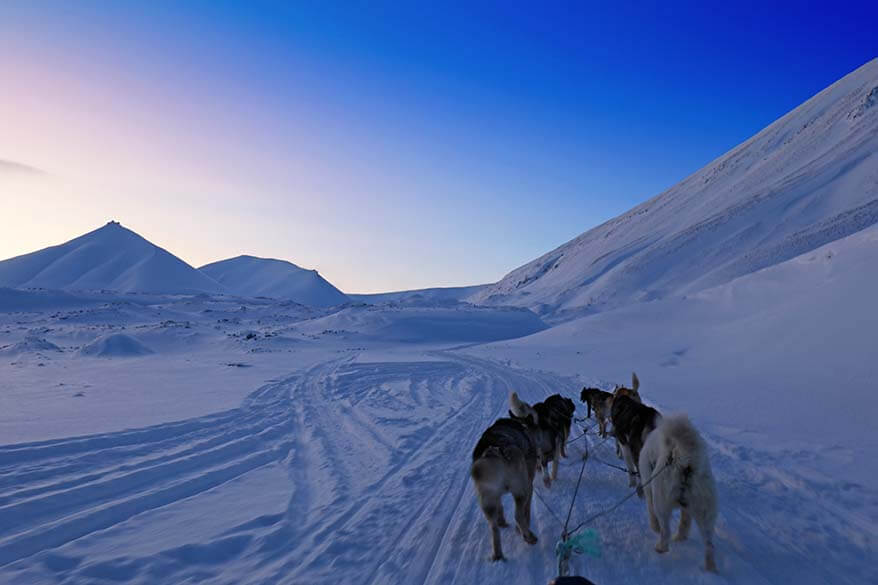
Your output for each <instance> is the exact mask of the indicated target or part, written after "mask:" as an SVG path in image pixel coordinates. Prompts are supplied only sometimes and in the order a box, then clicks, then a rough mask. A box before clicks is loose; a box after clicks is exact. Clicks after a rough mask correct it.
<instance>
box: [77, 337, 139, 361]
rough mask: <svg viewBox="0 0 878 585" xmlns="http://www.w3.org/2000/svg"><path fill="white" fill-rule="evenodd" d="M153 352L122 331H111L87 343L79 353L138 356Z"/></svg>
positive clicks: (87, 354)
mask: <svg viewBox="0 0 878 585" xmlns="http://www.w3.org/2000/svg"><path fill="white" fill-rule="evenodd" d="M152 353H154V352H153V351H152V350H151V349H150V348H148V347H147V346H145V345H144V344H143V343H141V342H140V341H139V340H137V339H135V338H134V337H131V336H130V335H126V334H124V333H112V334H110V335H105V336H103V337H100V338H98V339H96V340H94V341H93V342H91V343H89V344H88V345H86V346H85V347H83V348H82V349H81V350H79V354H80V355H84V356H91V357H138V356H142V355H149V354H152Z"/></svg>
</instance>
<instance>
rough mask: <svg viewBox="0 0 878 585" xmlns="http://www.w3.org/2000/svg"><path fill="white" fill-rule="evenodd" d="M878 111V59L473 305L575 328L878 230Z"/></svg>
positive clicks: (526, 268)
mask: <svg viewBox="0 0 878 585" xmlns="http://www.w3.org/2000/svg"><path fill="white" fill-rule="evenodd" d="M876 106H878V59H876V60H872V61H870V62H869V63H867V64H865V65H864V66H862V67H861V68H859V69H857V70H856V71H854V72H853V73H851V74H849V75H847V76H846V77H844V78H843V79H841V80H840V81H838V82H836V83H835V84H833V85H831V86H830V87H828V88H827V89H825V90H823V91H822V92H820V93H819V94H817V95H816V96H814V97H813V98H811V99H810V100H808V101H807V102H805V103H804V104H802V105H801V106H799V107H798V108H796V109H795V110H793V111H792V112H790V113H789V114H787V115H785V116H784V117H782V118H781V119H779V120H777V121H776V122H774V123H773V124H771V125H770V126H768V127H767V128H765V129H764V130H762V131H761V132H760V133H758V134H757V135H756V136H754V137H753V138H751V139H750V140H748V141H746V142H744V143H743V144H741V145H739V146H738V147H736V148H734V149H733V150H732V151H730V152H729V153H727V154H725V155H723V156H722V157H720V158H719V159H717V160H715V161H713V162H712V163H711V164H709V165H707V166H706V167H704V168H703V169H701V170H700V171H698V172H696V173H695V174H693V175H692V176H690V177H688V178H686V179H685V180H683V181H682V182H680V183H679V184H677V185H676V186H674V187H672V188H670V189H668V190H667V191H665V192H664V193H662V194H660V195H658V196H656V197H654V198H652V199H650V200H649V201H646V202H645V203H643V204H641V205H639V206H637V207H635V208H634V209H632V210H631V211H629V212H627V213H625V214H623V215H621V216H619V217H617V218H615V219H612V220H610V221H608V222H606V223H604V224H602V225H600V226H598V227H596V228H594V229H592V230H589V231H587V232H585V233H584V234H582V235H581V236H579V237H577V238H575V239H574V240H571V241H570V242H568V243H566V244H564V245H562V246H561V247H559V248H557V249H555V250H553V251H551V252H549V253H548V254H545V255H543V256H541V257H540V258H537V259H536V260H534V261H532V262H530V263H528V264H526V265H524V266H522V267H520V268H518V269H516V270H514V271H512V272H511V273H509V274H508V275H507V276H505V277H504V278H503V279H502V280H500V281H499V282H498V283H496V284H494V285H492V286H490V287H487V288H485V289H483V290H481V291H479V292H478V293H476V295H474V296H473V297H471V300H472V301H474V302H481V303H488V304H512V305H520V306H527V307H530V308H533V309H534V310H535V311H537V313H538V314H540V315H542V316H544V317H545V318H547V319H549V320H554V321H561V320H567V319H570V318H573V317H576V316H579V315H584V314H588V313H591V312H597V311H602V310H606V309H608V308H613V307H618V306H623V305H626V304H629V303H632V302H637V301H644V300H654V299H660V298H665V297H668V296H674V295H682V294H686V293H688V292H692V291H697V290H702V289H705V288H708V287H712V286H716V285H718V284H721V283H724V282H728V281H730V280H732V279H733V278H736V277H738V276H741V275H744V274H748V273H750V272H753V271H755V270H759V269H761V268H764V267H767V266H771V265H774V264H777V263H779V262H782V261H784V260H787V259H790V258H793V257H795V256H797V255H799V254H802V253H804V252H807V251H809V250H812V249H814V248H816V247H818V246H820V245H823V244H825V243H827V242H830V241H833V240H836V239H838V238H841V237H844V236H847V235H849V234H852V233H854V232H857V231H859V230H861V229H863V228H865V227H867V226H869V225H871V224H873V223H876V222H878V107H876Z"/></svg>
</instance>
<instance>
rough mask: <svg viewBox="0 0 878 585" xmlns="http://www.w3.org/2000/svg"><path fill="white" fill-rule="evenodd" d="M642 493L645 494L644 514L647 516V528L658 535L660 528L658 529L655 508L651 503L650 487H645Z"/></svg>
mask: <svg viewBox="0 0 878 585" xmlns="http://www.w3.org/2000/svg"><path fill="white" fill-rule="evenodd" d="M644 492H646V512H647V513H648V514H649V527H650V528H651V529H652V531H653V532H655V533H656V534H658V533H659V532H660V531H661V528H659V521H658V518H657V517H656V515H655V508H654V507H653V503H652V489H651V488H650V486H646V488H645V489H644Z"/></svg>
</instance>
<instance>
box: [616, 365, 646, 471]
mask: <svg viewBox="0 0 878 585" xmlns="http://www.w3.org/2000/svg"><path fill="white" fill-rule="evenodd" d="M638 388H640V380H639V379H638V378H637V374H636V373H634V372H631V388H626V387H625V386H619V385H618V384H617V385H616V388H615V390H613V399H614V400H615V399H616V398H618V397H620V396H627V397H628V398H630V399H631V400H633V401H635V402H637V403H638V404H642V403H643V401H642V400H641V399H640V392H638ZM612 408H613V402H612V401H610V409H611V410H612ZM616 457H618V458H619V459H622V458H623V457H624V453H622V444H621V443H619V440H618V439H617V440H616ZM634 461H635V462H636V461H637V458H636V457H635V459H634Z"/></svg>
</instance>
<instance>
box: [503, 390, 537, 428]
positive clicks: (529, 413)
mask: <svg viewBox="0 0 878 585" xmlns="http://www.w3.org/2000/svg"><path fill="white" fill-rule="evenodd" d="M509 414H510V416H512V417H514V418H519V419H524V418H527V417H531V418H533V422H534V424H539V422H540V420H539V416H538V415H537V412H536V411H535V410H534V409H533V407H532V406H531V405H530V404H528V403H527V402H525V401H524V400H522V399H521V398H519V397H518V392H513V393H512V394H510V395H509Z"/></svg>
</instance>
